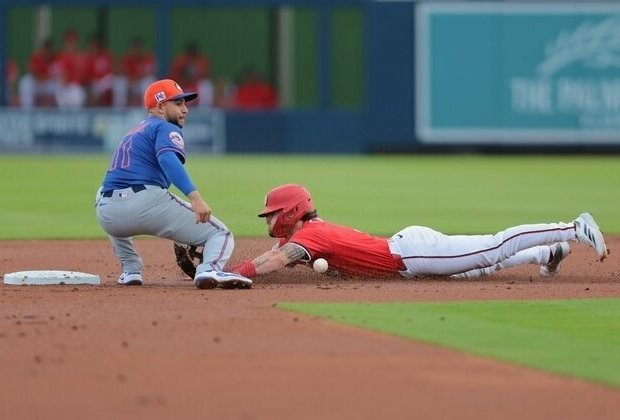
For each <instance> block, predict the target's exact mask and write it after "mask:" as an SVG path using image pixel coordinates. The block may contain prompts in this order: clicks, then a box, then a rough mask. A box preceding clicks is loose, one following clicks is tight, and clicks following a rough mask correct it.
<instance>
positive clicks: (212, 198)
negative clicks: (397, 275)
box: [0, 154, 620, 239]
mask: <svg viewBox="0 0 620 420" xmlns="http://www.w3.org/2000/svg"><path fill="white" fill-rule="evenodd" d="M109 158H110V156H109V154H105V155H49V156H40V155H36V156H33V155H0V167H2V170H3V173H4V181H3V188H2V192H3V195H2V197H3V198H2V205H1V206H0V221H1V223H0V239H27V238H100V237H101V238H103V237H104V234H103V231H102V230H101V228H100V227H99V225H98V223H97V220H96V218H95V213H94V209H93V207H92V203H93V199H94V194H95V191H96V189H97V188H98V186H99V185H100V183H101V180H102V177H103V175H104V172H105V170H106V167H107V165H108V161H109ZM187 167H188V169H189V171H190V174H191V176H192V178H193V180H194V182H195V184H196V185H197V186H198V187H199V188H200V190H201V192H202V195H203V197H205V199H206V201H207V202H208V203H209V204H210V206H211V207H212V208H213V211H214V214H215V215H216V216H218V217H219V218H220V219H222V220H223V221H224V222H225V223H226V224H227V225H228V227H229V228H230V229H231V230H232V231H233V232H234V233H235V234H236V235H237V236H263V235H265V227H264V223H263V221H262V220H261V219H258V218H257V217H256V214H257V213H258V212H259V211H260V210H261V208H262V207H261V206H262V204H263V199H264V195H265V192H266V191H267V190H268V189H270V188H272V187H274V186H276V185H278V184H281V183H286V182H296V183H302V184H305V185H306V186H308V187H309V188H310V189H311V191H312V192H313V195H314V201H315V204H316V206H317V208H318V210H319V215H321V216H322V217H324V218H326V219H329V220H331V221H333V222H337V223H343V224H348V225H351V226H355V227H357V228H359V229H362V230H366V231H368V232H371V233H375V234H381V235H390V234H392V233H394V232H396V231H397V230H399V229H401V228H402V227H405V226H409V225H415V224H418V225H425V226H431V227H433V228H435V229H438V230H441V231H443V232H445V233H489V232H492V231H497V230H500V229H503V228H505V227H508V226H511V225H515V224H520V223H536V222H547V221H570V220H572V219H573V218H575V217H576V216H577V215H578V214H579V213H580V212H582V211H585V210H588V211H591V212H593V213H594V215H595V216H596V218H597V220H598V221H599V224H600V225H601V227H602V229H603V230H604V231H605V232H606V233H620V218H618V217H617V215H618V209H619V208H620V194H619V193H618V191H619V188H620V170H619V168H620V157H617V156H611V157H595V156H587V157H576V156H574V157H548V156H544V157H543V156H514V157H512V156H501V157H490V156H472V155H464V156H454V155H449V156H413V155H411V156H339V155H330V156H318V155H317V156H307V155H304V156H289V155H277V156H265V155H262V156H237V155H231V156H209V155H190V157H189V160H188V164H187ZM9 174H10V178H11V179H14V180H15V181H12V182H9V181H8V180H7V179H8V178H9Z"/></svg>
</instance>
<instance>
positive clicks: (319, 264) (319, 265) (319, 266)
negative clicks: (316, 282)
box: [312, 258, 328, 273]
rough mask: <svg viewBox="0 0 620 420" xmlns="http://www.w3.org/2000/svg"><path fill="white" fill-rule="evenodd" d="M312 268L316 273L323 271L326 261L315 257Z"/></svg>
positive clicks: (325, 268) (325, 269)
mask: <svg viewBox="0 0 620 420" xmlns="http://www.w3.org/2000/svg"><path fill="white" fill-rule="evenodd" d="M312 268H314V271H316V272H317V273H324V272H326V271H327V268H328V264H327V261H326V260H325V259H324V258H317V259H316V260H315V261H314V264H312Z"/></svg>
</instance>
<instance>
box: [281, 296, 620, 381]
mask: <svg viewBox="0 0 620 420" xmlns="http://www.w3.org/2000/svg"><path fill="white" fill-rule="evenodd" d="M278 307H280V308H283V309H286V310H291V311H296V312H302V313H304V314H310V315H316V316H320V317H324V318H329V319H331V320H333V321H336V322H339V323H344V324H350V325H356V326H360V327H363V328H367V329H371V330H376V331H381V332H384V333H388V334H393V335H396V336H399V337H405V338H408V339H414V340H421V341H425V342H428V343H433V344H438V345H441V346H445V347H450V348H454V349H459V350H463V351H465V352H468V353H472V354H476V355H480V356H485V357H490V358H494V359H498V360H502V361H509V362H514V363H517V364H520V365H525V366H531V367H535V368H539V369H543V370H547V371H551V372H558V373H562V374H566V375H570V376H575V377H578V378H583V379H588V380H592V381H597V382H601V383H605V384H610V385H614V386H616V387H620V352H619V351H618V349H620V299H618V298H613V299H579V300H557V301H553V300H546V301H485V302H449V303H414V302H409V303H316V304H315V303H286V304H279V305H278Z"/></svg>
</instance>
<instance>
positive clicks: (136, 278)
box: [117, 273, 142, 286]
mask: <svg viewBox="0 0 620 420" xmlns="http://www.w3.org/2000/svg"><path fill="white" fill-rule="evenodd" d="M117 283H118V284H122V285H124V286H142V275H141V274H140V273H123V274H121V275H120V277H119V278H118V280H117Z"/></svg>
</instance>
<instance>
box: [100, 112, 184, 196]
mask: <svg viewBox="0 0 620 420" xmlns="http://www.w3.org/2000/svg"><path fill="white" fill-rule="evenodd" d="M169 152H173V153H176V155H177V156H178V157H179V159H180V160H181V162H182V163H185V150H184V143H183V136H182V135H181V129H180V128H179V127H177V126H176V125H174V124H172V123H170V122H168V121H166V120H163V119H161V118H158V117H154V116H149V117H148V118H147V119H145V120H144V121H142V122H141V123H140V124H138V125H137V126H136V127H134V128H133V129H132V130H131V131H129V133H127V135H126V136H125V138H124V139H123V141H122V142H121V143H120V144H119V145H118V147H117V148H116V151H115V152H114V156H113V157H112V162H111V163H110V167H109V168H108V171H107V173H106V176H105V178H104V180H103V191H109V190H116V189H121V188H127V187H129V186H131V185H141V184H146V185H159V186H160V187H162V188H168V187H170V183H171V182H170V180H169V179H168V177H167V176H166V174H165V172H164V171H163V170H162V168H161V166H160V164H159V161H158V160H157V159H158V157H159V156H160V155H161V154H162V153H169Z"/></svg>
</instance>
